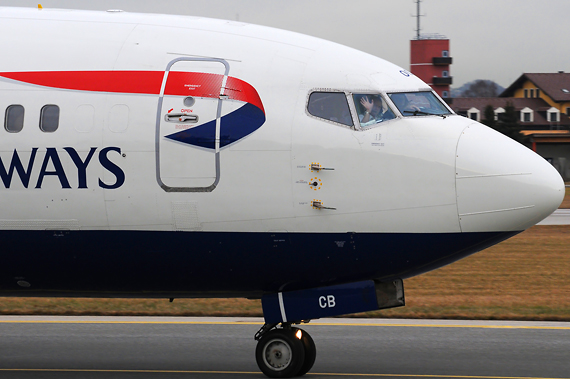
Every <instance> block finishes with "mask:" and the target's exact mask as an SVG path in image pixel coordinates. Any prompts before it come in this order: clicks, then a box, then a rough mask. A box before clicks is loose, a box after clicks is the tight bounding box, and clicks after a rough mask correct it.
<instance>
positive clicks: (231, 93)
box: [0, 71, 265, 113]
mask: <svg viewBox="0 0 570 379" xmlns="http://www.w3.org/2000/svg"><path fill="white" fill-rule="evenodd" d="M0 76H1V77H4V78H7V79H12V80H17V81H19V82H24V83H29V84H34V85H38V86H44V87H51V88H59V89H67V90H74V91H90V92H113V93H132V94H149V95H159V94H160V87H161V86H162V80H163V78H164V71H27V72H2V73H0ZM222 80H223V75H219V74H209V73H201V72H181V71H171V72H169V74H168V81H167V85H166V88H165V90H164V94H165V95H174V96H195V97H218V96H219V88H220V87H221V85H222ZM224 94H225V95H227V96H228V98H229V99H232V100H238V101H243V102H247V103H251V104H253V105H255V106H256V107H258V108H259V109H261V110H262V111H263V112H264V113H265V109H264V108H263V103H262V102H261V99H260V97H259V94H258V93H257V91H256V90H255V88H253V86H251V85H250V84H249V83H247V82H244V81H243V80H241V79H238V78H233V77H231V76H230V77H228V80H227V82H226V88H225V91H224Z"/></svg>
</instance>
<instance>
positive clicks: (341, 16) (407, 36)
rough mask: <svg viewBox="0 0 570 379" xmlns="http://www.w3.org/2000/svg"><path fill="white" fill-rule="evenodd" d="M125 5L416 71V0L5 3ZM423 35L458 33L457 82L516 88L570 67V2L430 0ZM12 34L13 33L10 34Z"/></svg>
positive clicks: (22, 1) (8, 0)
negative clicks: (286, 34)
mask: <svg viewBox="0 0 570 379" xmlns="http://www.w3.org/2000/svg"><path fill="white" fill-rule="evenodd" d="M38 2H41V4H42V6H43V7H44V8H72V9H89V10H107V9H122V10H124V11H128V12H150V13H170V14H181V15H193V16H203V17H212V18H222V19H229V20H239V21H242V22H247V23H253V24H260V25H266V26H272V27H276V28H280V29H286V30H292V31H295V32H299V33H304V34H308V35H312V36H316V37H319V38H324V39H328V40H331V41H334V42H337V43H341V44H343V45H347V46H351V47H353V48H356V49H358V50H362V51H365V52H367V53H370V54H373V55H376V56H378V57H381V58H384V59H386V60H388V61H391V62H393V63H395V64H397V65H399V66H402V67H404V68H406V69H409V62H410V40H411V39H412V38H414V37H415V35H416V32H415V29H416V18H414V17H412V15H415V14H416V4H415V0H357V1H354V0H160V1H156V0H96V1H94V0H90V1H87V0H35V1H30V0H0V6H20V7H22V6H23V7H34V8H35V7H37V4H38ZM421 14H422V15H423V17H421V31H422V33H439V34H443V35H445V36H446V37H448V38H449V39H450V55H451V57H453V65H452V66H451V69H450V74H451V76H452V77H453V85H452V87H454V88H458V87H460V86H461V85H463V84H464V83H466V82H469V81H472V80H475V79H488V80H493V81H495V82H497V83H498V84H499V85H501V86H503V87H507V86H509V85H510V84H511V83H513V82H514V81H515V80H516V79H517V78H518V77H519V76H520V75H521V74H522V73H525V72H558V71H565V72H570V46H569V44H568V40H567V36H568V34H569V33H568V28H569V26H570V23H569V22H568V20H569V14H570V0H540V1H539V0H423V1H422V2H421ZM2 38H6V37H2Z"/></svg>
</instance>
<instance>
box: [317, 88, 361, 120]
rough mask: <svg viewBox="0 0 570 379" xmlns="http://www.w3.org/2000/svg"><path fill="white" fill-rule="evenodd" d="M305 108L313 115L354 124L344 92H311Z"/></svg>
mask: <svg viewBox="0 0 570 379" xmlns="http://www.w3.org/2000/svg"><path fill="white" fill-rule="evenodd" d="M307 109H308V111H309V113H310V114H312V115H313V116H315V117H319V118H322V119H325V120H329V121H333V122H338V123H339V124H343V125H346V126H352V125H354V124H353V122H352V116H351V115H350V109H349V108H348V101H347V100H346V95H345V94H344V92H313V93H312V94H311V96H309V106H308V108H307Z"/></svg>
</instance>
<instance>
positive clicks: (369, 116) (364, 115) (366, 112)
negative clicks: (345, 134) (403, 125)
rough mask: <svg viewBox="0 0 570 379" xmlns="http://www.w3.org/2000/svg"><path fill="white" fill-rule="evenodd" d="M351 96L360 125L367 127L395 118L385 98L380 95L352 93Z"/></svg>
mask: <svg viewBox="0 0 570 379" xmlns="http://www.w3.org/2000/svg"><path fill="white" fill-rule="evenodd" d="M352 97H353V99H354V105H355V107H356V113H357V114H358V119H359V120H360V126H361V127H369V126H372V125H374V124H378V123H380V122H382V121H388V120H392V119H393V118H396V115H395V114H394V112H393V111H392V110H391V109H390V107H389V106H388V104H387V103H386V100H384V99H383V98H382V96H380V95H371V94H353V95H352Z"/></svg>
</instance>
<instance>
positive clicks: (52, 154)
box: [0, 146, 125, 189]
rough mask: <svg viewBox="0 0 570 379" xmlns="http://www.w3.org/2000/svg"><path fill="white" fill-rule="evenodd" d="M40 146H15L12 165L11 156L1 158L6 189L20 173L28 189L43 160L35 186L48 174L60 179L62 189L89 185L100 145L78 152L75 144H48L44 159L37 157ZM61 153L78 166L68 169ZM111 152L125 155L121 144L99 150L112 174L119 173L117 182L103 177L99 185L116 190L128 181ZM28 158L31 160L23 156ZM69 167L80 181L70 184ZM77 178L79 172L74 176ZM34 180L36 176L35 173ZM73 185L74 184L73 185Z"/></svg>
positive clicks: (101, 157)
mask: <svg viewBox="0 0 570 379" xmlns="http://www.w3.org/2000/svg"><path fill="white" fill-rule="evenodd" d="M38 150H39V148H37V147H34V148H32V149H31V151H27V152H22V151H20V152H18V151H17V150H16V149H14V152H13V153H12V159H11V161H10V162H9V164H8V159H7V158H8V157H7V156H5V155H4V159H2V157H0V177H1V179H2V183H3V184H4V187H5V188H10V186H11V185H12V184H13V181H15V180H16V179H15V176H18V178H19V179H20V181H21V183H22V185H23V186H24V188H28V187H29V185H30V181H31V178H32V173H33V172H37V171H36V170H34V167H37V166H38V165H39V162H40V161H41V162H42V163H41V168H40V171H39V173H38V175H37V179H36V180H35V182H36V184H35V187H34V188H42V185H43V184H44V181H45V179H46V177H49V176H55V177H57V179H58V180H59V183H60V184H61V188H62V189H70V188H80V189H81V188H87V167H88V166H89V164H90V163H91V162H92V158H93V156H94V155H95V153H96V152H97V150H98V148H97V147H91V148H90V149H89V152H87V153H82V154H81V155H83V157H81V155H80V153H78V152H77V150H75V149H74V148H73V147H64V148H63V149H62V150H57V149H56V148H55V147H48V148H46V151H45V156H44V158H43V160H41V158H40V159H36V156H37V155H38V154H37V153H38ZM60 154H63V155H66V156H67V158H69V159H71V161H72V162H73V164H74V166H72V167H73V168H69V167H70V166H69V165H66V167H67V169H66V168H64V165H63V164H62V159H61V158H60ZM111 154H115V155H117V156H121V149H120V148H119V147H114V146H111V147H105V148H103V149H101V150H99V153H98V160H99V164H100V165H101V166H102V167H103V168H104V169H105V170H107V171H109V172H110V173H111V174H113V175H114V176H115V178H114V181H113V180H110V181H103V180H102V179H101V178H99V187H101V188H104V189H116V188H119V187H121V186H122V185H123V184H124V183H125V173H124V171H123V170H122V169H121V168H120V167H119V166H117V165H116V164H115V163H113V162H112V161H111V160H110V158H109V157H110V156H111ZM24 157H26V158H28V159H27V160H25V159H23V158H24ZM66 170H77V183H70V182H69V179H68V174H67V173H66ZM73 176H74V177H75V175H73ZM33 177H34V179H35V178H36V175H35V174H34V175H33ZM72 184H73V185H74V186H73V187H72Z"/></svg>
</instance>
